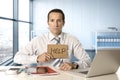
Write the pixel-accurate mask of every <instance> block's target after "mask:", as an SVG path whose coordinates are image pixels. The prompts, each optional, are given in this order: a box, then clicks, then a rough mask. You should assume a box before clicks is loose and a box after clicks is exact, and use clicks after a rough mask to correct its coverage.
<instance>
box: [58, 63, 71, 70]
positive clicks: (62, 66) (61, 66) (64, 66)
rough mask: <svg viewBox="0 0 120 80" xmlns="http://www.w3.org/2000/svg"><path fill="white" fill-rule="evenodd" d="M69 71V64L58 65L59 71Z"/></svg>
mask: <svg viewBox="0 0 120 80" xmlns="http://www.w3.org/2000/svg"><path fill="white" fill-rule="evenodd" d="M71 69H72V64H71V63H67V62H64V63H62V64H61V65H60V70H64V71H67V70H71Z"/></svg>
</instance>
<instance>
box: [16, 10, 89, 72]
mask: <svg viewBox="0 0 120 80" xmlns="http://www.w3.org/2000/svg"><path fill="white" fill-rule="evenodd" d="M64 24H65V15H64V13H63V11H62V10H60V9H53V10H51V11H50V12H49V13H48V25H49V30H50V32H49V33H46V34H43V35H42V36H39V37H36V38H34V39H33V40H31V42H30V43H29V44H28V45H27V46H26V47H25V48H24V49H22V50H20V51H19V52H17V54H16V55H15V57H14V62H15V63H19V64H31V63H40V64H41V65H53V63H54V62H55V60H56V59H54V58H53V56H52V55H50V54H48V53H47V45H48V44H56V41H55V40H54V39H55V37H59V38H60V41H59V43H60V44H66V45H68V56H69V58H67V59H62V60H63V61H62V63H61V64H60V66H59V69H61V70H71V69H77V68H86V67H90V63H91V60H90V57H89V55H88V54H87V53H86V52H85V50H84V49H83V47H82V45H81V43H80V42H79V40H78V39H77V38H76V37H74V36H72V35H70V34H67V33H64V32H62V28H63V26H64ZM72 55H74V56H75V57H76V58H77V59H78V60H77V61H74V62H72V61H71V60H72Z"/></svg>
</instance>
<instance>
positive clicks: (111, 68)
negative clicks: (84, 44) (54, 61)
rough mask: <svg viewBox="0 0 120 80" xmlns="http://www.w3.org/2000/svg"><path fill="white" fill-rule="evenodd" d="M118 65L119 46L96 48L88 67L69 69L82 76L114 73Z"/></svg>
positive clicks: (119, 56)
mask: <svg viewBox="0 0 120 80" xmlns="http://www.w3.org/2000/svg"><path fill="white" fill-rule="evenodd" d="M119 66H120V48H115V49H113V48H111V49H110V48H109V49H108V48H107V49H98V50H97V52H96V56H95V58H94V59H93V62H92V64H91V67H90V68H89V69H78V70H73V71H72V70H71V71H72V72H77V73H79V74H78V75H80V74H81V75H82V76H84V77H87V78H88V77H95V76H100V75H107V74H113V73H116V72H117V70H118V68H119Z"/></svg>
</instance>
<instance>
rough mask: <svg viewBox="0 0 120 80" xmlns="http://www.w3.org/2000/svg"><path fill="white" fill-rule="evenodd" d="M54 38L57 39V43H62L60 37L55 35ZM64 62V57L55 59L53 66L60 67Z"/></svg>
mask: <svg viewBox="0 0 120 80" xmlns="http://www.w3.org/2000/svg"><path fill="white" fill-rule="evenodd" d="M54 40H55V41H56V44H60V38H59V37H55V38H54ZM62 62H63V59H55V61H54V62H53V66H55V67H59V66H60V65H61V64H62Z"/></svg>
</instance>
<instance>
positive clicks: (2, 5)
mask: <svg viewBox="0 0 120 80" xmlns="http://www.w3.org/2000/svg"><path fill="white" fill-rule="evenodd" d="M8 13H9V14H8ZM0 16H2V17H8V18H13V0H0Z"/></svg>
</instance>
